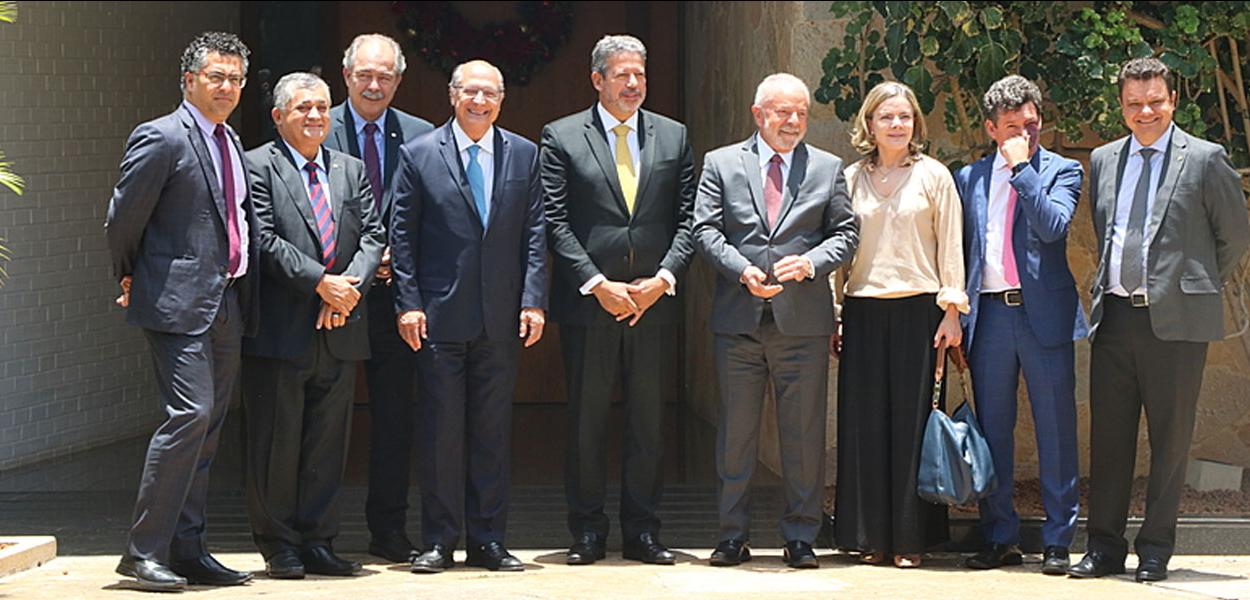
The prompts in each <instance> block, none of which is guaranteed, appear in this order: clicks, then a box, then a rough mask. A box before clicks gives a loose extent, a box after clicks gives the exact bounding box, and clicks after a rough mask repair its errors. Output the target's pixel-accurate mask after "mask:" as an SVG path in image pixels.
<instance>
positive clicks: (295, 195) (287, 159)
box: [269, 140, 321, 248]
mask: <svg viewBox="0 0 1250 600" xmlns="http://www.w3.org/2000/svg"><path fill="white" fill-rule="evenodd" d="M270 164H271V165H272V166H273V170H274V172H275V173H277V174H278V179H281V180H282V184H283V185H285V186H286V191H287V195H288V196H290V198H291V203H292V204H294V205H295V211H296V212H298V213H299V215H300V216H301V217H303V218H304V224H305V225H307V226H308V233H309V235H312V238H313V240H314V241H316V243H317V247H318V248H320V247H321V231H320V230H318V229H317V218H316V217H314V216H313V211H312V205H311V204H310V203H309V202H310V201H309V199H308V188H307V187H305V186H304V178H303V176H302V175H301V174H300V171H299V169H298V168H297V167H296V166H295V157H293V156H291V155H290V153H289V152H288V151H287V149H286V144H284V143H282V141H281V140H279V141H276V142H273V149H272V155H271V156H270ZM275 192H276V190H270V191H269V194H270V196H273V195H274V193H275ZM275 210H276V208H275Z"/></svg>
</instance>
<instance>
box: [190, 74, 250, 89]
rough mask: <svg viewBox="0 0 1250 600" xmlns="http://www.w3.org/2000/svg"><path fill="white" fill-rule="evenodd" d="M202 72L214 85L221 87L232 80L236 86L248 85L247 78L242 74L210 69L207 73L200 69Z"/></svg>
mask: <svg viewBox="0 0 1250 600" xmlns="http://www.w3.org/2000/svg"><path fill="white" fill-rule="evenodd" d="M200 73H201V74H203V75H204V77H206V78H208V82H209V83H211V84H212V85H213V87H221V86H222V85H223V84H224V83H226V82H227V81H229V82H230V85H231V86H233V87H236V88H242V87H243V86H245V85H247V78H246V77H244V76H242V75H227V74H225V73H222V72H221V71H209V72H207V73H205V72H204V71H200Z"/></svg>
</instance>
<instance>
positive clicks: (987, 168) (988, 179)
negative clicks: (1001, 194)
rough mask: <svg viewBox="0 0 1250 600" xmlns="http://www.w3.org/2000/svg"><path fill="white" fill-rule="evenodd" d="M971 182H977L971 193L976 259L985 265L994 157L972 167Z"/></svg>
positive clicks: (983, 159)
mask: <svg viewBox="0 0 1250 600" xmlns="http://www.w3.org/2000/svg"><path fill="white" fill-rule="evenodd" d="M969 175H971V176H972V180H973V181H974V182H977V184H976V186H977V187H976V189H974V190H973V192H972V216H973V218H974V219H975V220H976V227H977V230H976V235H974V236H972V239H973V240H975V244H976V251H977V259H978V260H979V261H980V263H981V264H982V265H984V264H985V235H986V232H987V231H988V230H989V221H990V186H991V185H992V184H993V182H994V155H993V154H991V155H989V156H987V157H985V158H982V159H981V160H980V161H978V162H977V163H976V164H975V165H974V166H973V167H972V173H969Z"/></svg>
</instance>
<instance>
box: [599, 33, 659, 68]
mask: <svg viewBox="0 0 1250 600" xmlns="http://www.w3.org/2000/svg"><path fill="white" fill-rule="evenodd" d="M623 52H629V53H633V54H637V55H639V56H641V57H642V62H644V63H645V62H647V47H646V46H645V45H643V43H642V40H640V39H638V38H636V37H634V36H632V35H605V36H603V38H602V39H600V40H599V41H598V42H597V43H596V44H595V48H594V50H591V51H590V70H592V71H596V72H598V73H599V74H600V75H603V76H605V77H606V76H607V74H608V59H610V58H612V57H613V56H615V55H617V54H621V53H623Z"/></svg>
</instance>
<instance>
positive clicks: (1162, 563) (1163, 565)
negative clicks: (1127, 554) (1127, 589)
mask: <svg viewBox="0 0 1250 600" xmlns="http://www.w3.org/2000/svg"><path fill="white" fill-rule="evenodd" d="M1138 559H1139V560H1138V563H1137V576H1136V579H1137V583H1144V582H1147V581H1163V580H1164V579H1167V578H1168V561H1166V560H1164V559H1162V558H1146V557H1141V556H1139V557H1138Z"/></svg>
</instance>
